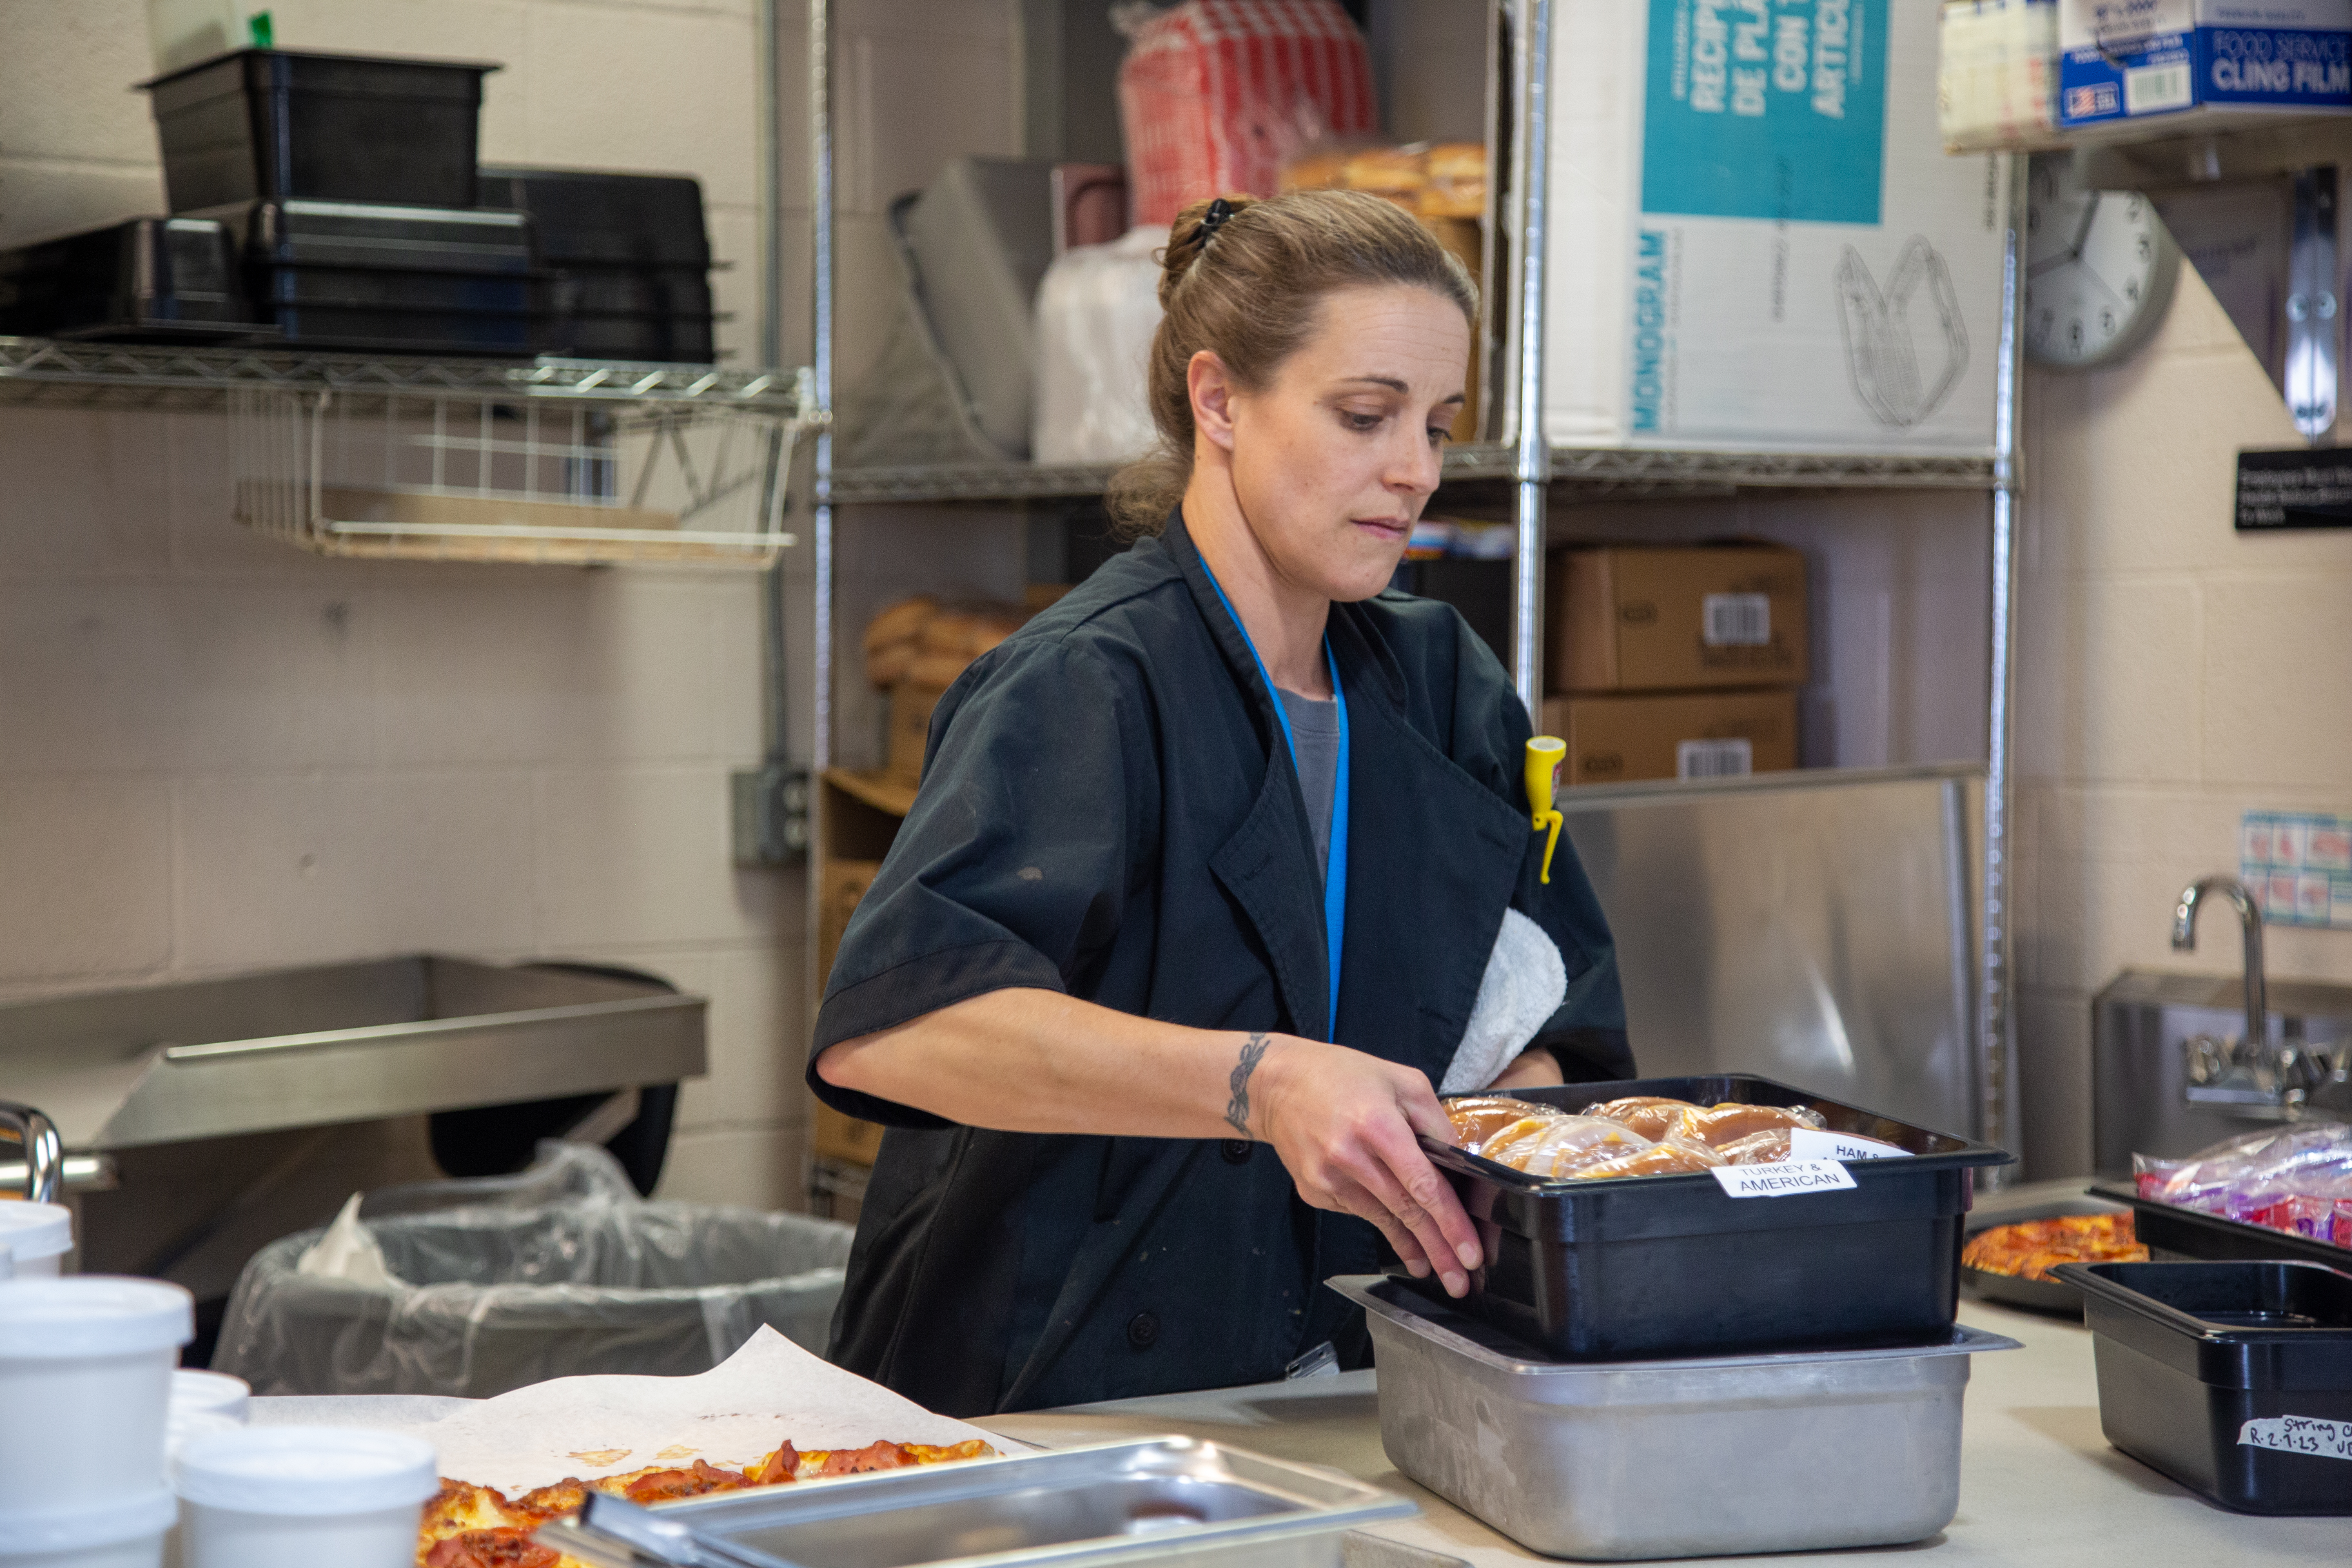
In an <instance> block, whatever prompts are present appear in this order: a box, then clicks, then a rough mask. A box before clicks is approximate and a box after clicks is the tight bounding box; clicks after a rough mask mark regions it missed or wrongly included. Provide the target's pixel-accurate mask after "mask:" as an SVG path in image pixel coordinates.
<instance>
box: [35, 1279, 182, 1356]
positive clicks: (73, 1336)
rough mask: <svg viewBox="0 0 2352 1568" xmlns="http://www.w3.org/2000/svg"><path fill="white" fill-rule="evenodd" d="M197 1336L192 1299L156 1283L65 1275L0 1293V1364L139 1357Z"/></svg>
mask: <svg viewBox="0 0 2352 1568" xmlns="http://www.w3.org/2000/svg"><path fill="white" fill-rule="evenodd" d="M195 1337H196V1312H195V1299H194V1297H192V1296H190V1295H189V1294H188V1293H187V1292H186V1291H185V1290H183V1289H180V1288H179V1287H178V1286H177V1285H167V1284H165V1283H163V1281H162V1280H160V1279H114V1278H111V1277H110V1276H108V1275H104V1274H69V1275H67V1276H66V1277H65V1278H64V1279H11V1280H10V1281H8V1283H7V1286H6V1287H5V1289H0V1360H11V1361H45V1360H49V1359H53V1358H54V1359H58V1360H63V1359H66V1358H69V1357H78V1356H108V1355H136V1354H138V1353H140V1352H142V1351H167V1350H171V1349H172V1348H173V1347H174V1346H177V1345H184V1344H186V1343H187V1342H189V1341H190V1340H192V1339H194V1338H195Z"/></svg>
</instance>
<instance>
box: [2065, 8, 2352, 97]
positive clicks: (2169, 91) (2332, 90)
mask: <svg viewBox="0 0 2352 1568" xmlns="http://www.w3.org/2000/svg"><path fill="white" fill-rule="evenodd" d="M2058 47H2059V61H2058V117H2059V122H2060V123H2061V124H2062V125H2065V126H2067V127H2070V128H2075V127H2083V126H2092V125H2099V124H2103V123H2107V122H2120V121H2135V120H2140V119H2145V118H2147V117H2149V116H2154V115H2169V114H2179V113H2182V112H2184V111H2188V110H2198V111H2200V115H2199V117H2200V119H2214V118H2217V117H2218V118H2229V117H2231V116H2232V115H2234V114H2235V113H2237V112H2238V111H2250V112H2251V113H2252V114H2254V115H2260V114H2263V113H2265V112H2267V113H2276V112H2278V111H2280V110H2301V111H2305V112H2309V111H2312V110H2342V109H2352V0H2061V3H2060V5H2059V8H2058Z"/></svg>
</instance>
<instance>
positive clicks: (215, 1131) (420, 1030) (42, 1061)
mask: <svg viewBox="0 0 2352 1568" xmlns="http://www.w3.org/2000/svg"><path fill="white" fill-rule="evenodd" d="M702 1070H703V1000H702V998H701V997H699V996H691V995H685V994H680V993H678V992H677V991H675V990H672V989H671V988H670V987H668V986H667V985H664V984H660V983H659V982H657V981H654V980H650V979H646V978H643V977H628V976H625V975H623V974H620V973H615V972H613V971H609V970H593V969H585V968H579V967H573V966H569V965H564V964H521V965H517V966H516V967H513V968H500V967H499V966H496V965H493V964H486V963H469V962H467V961H466V960H463V959H456V958H444V957H440V956H437V955H433V954H415V955H411V956H406V957H401V958H387V959H378V960H373V961H370V962H366V963H336V964H322V965H318V966H315V967H309V968H301V969H280V970H269V971H265V972H263V973H256V974H239V975H232V976H229V977H227V978H226V979H220V980H201V981H192V982H187V983H184V984H173V985H152V986H143V987H139V988H135V989H131V990H122V991H101V992H94V993H90V994H85V995H78V996H60V997H51V998H46V999H43V1000H40V1001H34V1002H18V1003H12V1004H8V1005H0V1098H5V1099H9V1100H20V1101H22V1102H24V1103H26V1104H28V1105H34V1106H37V1107H39V1108H40V1109H41V1110H43V1111H46V1112H47V1114H48V1116H49V1118H50V1120H51V1121H55V1122H56V1123H57V1126H58V1134H59V1136H60V1137H61V1138H62V1139H63V1140H64V1142H65V1146H66V1147H67V1148H68V1149H69V1150H78V1151H91V1150H107V1149H130V1148H137V1147H139V1146H141V1145H143V1144H150V1143H170V1142H180V1141H182V1140H184V1139H194V1138H216V1137H222V1136H226V1135H228V1134H233V1133H244V1132H267V1131H276V1130H278V1129H280V1128H288V1127H313V1126H324V1125H327V1124H330V1123H333V1122H340V1121H370V1120H373V1119H374V1118H377V1117H384V1116H412V1115H416V1114H419V1113H421V1112H425V1111H431V1110H457V1109H459V1108H461V1107H465V1106H471V1105H503V1104H507V1103H509V1102H511V1101H514V1100H544V1099H551V1098H554V1097H557V1096H562V1095H572V1094H589V1093H593V1092H596V1091H598V1090H604V1089H630V1088H636V1087H639V1086H642V1085H645V1084H651V1083H670V1082H675V1081H676V1080H677V1079H681V1078H691V1077H693V1076H695V1075H696V1074H698V1073H700V1072H701V1071H702Z"/></svg>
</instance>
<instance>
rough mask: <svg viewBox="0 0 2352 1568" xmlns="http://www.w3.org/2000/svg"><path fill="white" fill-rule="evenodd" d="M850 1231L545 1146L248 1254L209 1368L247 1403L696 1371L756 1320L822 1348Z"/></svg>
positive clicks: (387, 1198)
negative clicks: (679, 1187) (667, 1188)
mask: <svg viewBox="0 0 2352 1568" xmlns="http://www.w3.org/2000/svg"><path fill="white" fill-rule="evenodd" d="M379 1200H384V1201H383V1202H382V1203H381V1205H379ZM442 1205H446V1206H442ZM379 1207H380V1208H381V1210H382V1211H388V1212H379V1213H376V1214H373V1215H371V1210H372V1209H378V1208H379ZM850 1236H851V1232H850V1228H849V1227H848V1226H845V1225H839V1224H835V1223H834V1222H832V1221H829V1220H820V1219H814V1218H811V1217H809V1216H807V1215H795V1214H769V1213H764V1212H761V1211H759V1210H756V1209H750V1208H731V1207H722V1206H718V1205H701V1204H685V1203H671V1202H648V1201H646V1200H645V1199H643V1198H640V1197H639V1196H638V1195H637V1194H636V1193H635V1190H634V1189H633V1188H632V1187H631V1186H630V1184H629V1181H628V1177H627V1176H626V1175H625V1173H623V1171H622V1170H621V1167H620V1165H619V1163H617V1162H615V1161H614V1159H613V1158H612V1156H611V1155H609V1154H607V1153H606V1152H604V1150H602V1149H599V1148H595V1147H593V1146H591V1145H586V1144H576V1143H545V1144H542V1145H541V1148H540V1155H539V1159H538V1161H537V1162H536V1163H534V1164H533V1165H532V1167H531V1168H530V1170H529V1171H527V1172H525V1173H522V1174H521V1175H520V1176H515V1177H495V1178H488V1179H485V1180H481V1181H473V1182H449V1183H440V1184H420V1185H418V1186H415V1187H408V1188H402V1189H395V1190H388V1191H386V1192H384V1193H382V1194H373V1195H372V1196H371V1198H370V1200H369V1202H368V1203H367V1204H365V1205H362V1204H358V1203H354V1204H353V1205H350V1206H348V1207H347V1208H346V1209H345V1211H344V1213H343V1215H341V1217H340V1218H338V1219H337V1220H336V1222H335V1223H334V1224H333V1225H332V1226H327V1227H324V1228H322V1229H319V1230H310V1231H303V1232H300V1233H299V1234H297V1235H294V1236H289V1237H283V1238H281V1239H279V1240H278V1241H274V1242H272V1243H270V1244H269V1245H268V1247H264V1248H262V1250H261V1251H259V1252H258V1253H257V1254H255V1255H254V1258H253V1259H252V1261H251V1262H249V1263H247V1265H246V1268H245V1272H244V1274H243V1275H242V1276H241V1277H240V1278H239V1279H238V1280H237V1283H236V1292H235V1293H234V1294H233V1295H232V1296H231V1297H230V1299H229V1305H228V1313H227V1318H226V1321H225V1322H224V1324H223V1326H222V1330H221V1338H220V1348H219V1350H218V1351H217V1352H215V1355H214V1359H213V1366H214V1368H215V1370H216V1371H220V1372H226V1373H233V1374H234V1375H236V1376H238V1377H242V1378H244V1379H245V1380H246V1381H247V1382H248V1383H250V1384H252V1385H253V1390H254V1392H255V1393H256V1394H458V1395H465V1396H470V1397H477V1398H480V1397H487V1396H488V1395H491V1394H503V1393H505V1392H506V1391H508V1390H509V1389H513V1388H520V1387H522V1386H524V1385H526V1384H533V1383H539V1382H542V1381H544V1380H546V1379H548V1378H551V1377H562V1376H569V1375H573V1374H577V1373H660V1374H669V1375H678V1374H689V1373H698V1372H705V1371H708V1370H709V1369H710V1368H711V1367H714V1366H716V1365H718V1364H719V1363H720V1362H722V1361H724V1360H726V1359H727V1357H728V1356H730V1354H732V1353H733V1352H735V1350H736V1349H737V1348H738V1347H739V1346H740V1345H741V1344H742V1343H743V1342H744V1341H746V1340H748V1339H749V1338H751V1335H752V1333H753V1332H755V1331H757V1330H758V1329H759V1328H760V1326H761V1324H763V1323H764V1324H768V1325H771V1326H772V1327H773V1328H775V1329H776V1330H777V1331H779V1332H781V1333H782V1334H785V1335H787V1336H789V1337H790V1338H792V1339H793V1340H794V1341H796V1342H799V1343H801V1344H803V1345H805V1346H807V1347H809V1348H810V1349H812V1350H814V1351H816V1352H818V1353H820V1354H822V1353H823V1352H824V1344H825V1336H826V1331H827V1328H828V1325H829V1323H830V1321H831V1320H832V1316H833V1309H834V1304H835V1301H836V1300H839V1298H840V1295H841V1281H842V1269H843V1265H844V1264H845V1262H846V1261H847V1259H848V1257H849V1243H850Z"/></svg>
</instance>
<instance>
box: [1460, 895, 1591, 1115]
mask: <svg viewBox="0 0 2352 1568" xmlns="http://www.w3.org/2000/svg"><path fill="white" fill-rule="evenodd" d="M1567 997H1568V965H1567V963H1565V962H1564V961H1563V960H1562V959H1561V958H1560V956H1559V948H1558V947H1557V946H1555V945H1553V943H1552V940H1551V938H1550V937H1549V936H1547V935H1545V934H1544V929H1543V927H1541V926H1539V925H1538V924H1536V922H1535V921H1531V920H1529V919H1528V917H1527V916H1525V915H1523V914H1521V913H1519V911H1518V910H1504V911H1503V929H1502V930H1501V931H1498V932H1497V933H1496V937H1495V951H1494V952H1492V953H1490V954H1488V955H1487V958H1486V976H1485V978H1483V979H1481V980H1480V981H1479V982H1478V1000H1477V1003H1476V1004H1475V1005H1474V1006H1473V1007H1472V1008H1471V1009H1470V1024H1469V1026H1468V1027H1467V1028H1465V1029H1464V1030H1463V1031H1462V1044H1461V1045H1460V1046H1459V1047H1456V1048H1455V1050H1454V1061H1453V1063H1452V1065H1450V1066H1449V1067H1447V1068H1446V1069H1445V1081H1444V1083H1442V1084H1440V1085H1438V1092H1439V1093H1441V1094H1470V1093H1474V1092H1475V1091H1476V1090H1478V1089H1485V1088H1486V1086H1487V1085H1488V1084H1490V1083H1493V1082H1494V1081H1495V1079H1496V1078H1497V1077H1499V1076H1500V1075H1501V1073H1502V1071H1503V1069H1504V1068H1507V1067H1508V1066H1510V1065H1511V1063H1512V1062H1514V1061H1516V1060H1517V1058H1518V1055H1519V1053H1520V1052H1521V1051H1524V1050H1526V1049H1527V1048H1528V1041H1530V1040H1532V1039H1534V1038H1535V1037H1536V1031H1537V1030H1538V1029H1540V1028H1542V1027H1543V1026H1544V1024H1545V1022H1546V1021H1547V1020H1549V1018H1550V1017H1551V1016H1552V1015H1553V1014H1554V1013H1557V1012H1559V1005H1560V1003H1562V1002H1563V1001H1565V1000H1567Z"/></svg>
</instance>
